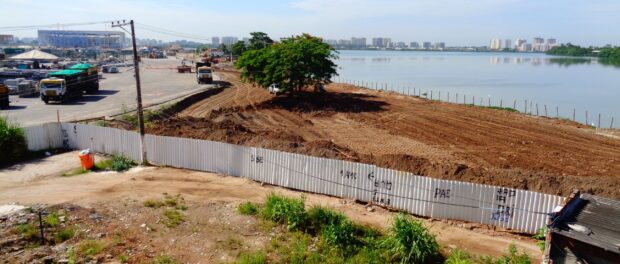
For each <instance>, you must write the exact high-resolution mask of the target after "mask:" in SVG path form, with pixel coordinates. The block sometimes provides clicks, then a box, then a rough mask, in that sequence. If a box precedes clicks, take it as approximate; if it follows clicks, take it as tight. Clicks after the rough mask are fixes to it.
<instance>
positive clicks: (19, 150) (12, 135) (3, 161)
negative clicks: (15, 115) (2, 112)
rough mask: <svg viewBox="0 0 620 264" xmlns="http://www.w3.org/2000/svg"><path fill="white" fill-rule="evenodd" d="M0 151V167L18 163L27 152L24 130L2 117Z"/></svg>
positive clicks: (0, 120)
mask: <svg viewBox="0 0 620 264" xmlns="http://www.w3.org/2000/svg"><path fill="white" fill-rule="evenodd" d="M0 150H1V151H0V166H3V165H7V164H11V163H13V162H16V161H19V160H20V159H22V158H23V157H24V155H26V152H27V151H28V144H27V142H26V136H25V135H24V130H23V129H22V128H20V127H19V126H18V125H16V124H11V123H10V122H9V121H7V120H6V119H4V118H3V117H0Z"/></svg>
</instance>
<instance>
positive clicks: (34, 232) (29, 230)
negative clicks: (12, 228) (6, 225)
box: [17, 223, 38, 239]
mask: <svg viewBox="0 0 620 264" xmlns="http://www.w3.org/2000/svg"><path fill="white" fill-rule="evenodd" d="M17 233H18V234H20V235H22V236H24V238H26V239H32V238H34V237H37V236H38V229H37V228H36V227H35V226H34V224H32V223H26V224H21V225H19V226H18V227H17Z"/></svg>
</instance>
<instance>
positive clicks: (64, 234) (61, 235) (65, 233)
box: [55, 228, 75, 243]
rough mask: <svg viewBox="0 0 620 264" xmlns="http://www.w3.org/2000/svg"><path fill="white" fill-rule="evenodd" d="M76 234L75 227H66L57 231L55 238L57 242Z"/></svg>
mask: <svg viewBox="0 0 620 264" xmlns="http://www.w3.org/2000/svg"><path fill="white" fill-rule="evenodd" d="M74 235H75V230H73V228H65V229H61V230H59V231H58V233H56V236H55V239H56V242H57V243H60V242H64V241H66V240H69V239H71V238H73V236H74Z"/></svg>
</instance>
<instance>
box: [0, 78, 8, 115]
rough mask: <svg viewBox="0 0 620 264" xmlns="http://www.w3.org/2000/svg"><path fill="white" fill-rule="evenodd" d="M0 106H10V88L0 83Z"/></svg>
mask: <svg viewBox="0 0 620 264" xmlns="http://www.w3.org/2000/svg"><path fill="white" fill-rule="evenodd" d="M0 108H3V109H4V108H9V88H8V87H6V85H4V84H1V83H0Z"/></svg>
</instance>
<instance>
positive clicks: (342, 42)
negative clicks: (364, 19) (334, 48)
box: [338, 39, 351, 47]
mask: <svg viewBox="0 0 620 264" xmlns="http://www.w3.org/2000/svg"><path fill="white" fill-rule="evenodd" d="M338 46H346V47H350V46H351V41H350V40H348V39H340V40H338Z"/></svg>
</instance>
